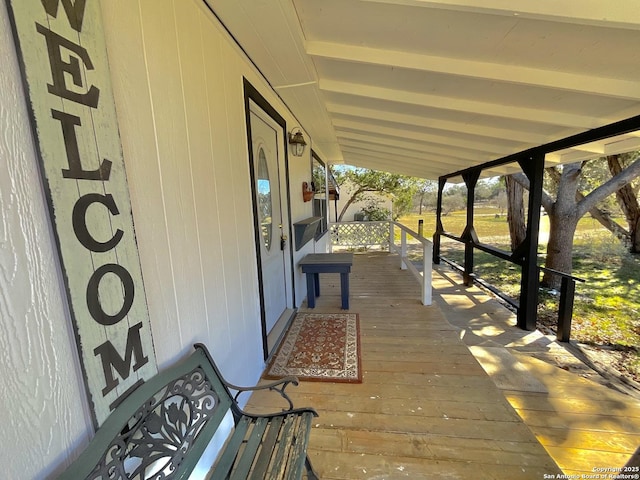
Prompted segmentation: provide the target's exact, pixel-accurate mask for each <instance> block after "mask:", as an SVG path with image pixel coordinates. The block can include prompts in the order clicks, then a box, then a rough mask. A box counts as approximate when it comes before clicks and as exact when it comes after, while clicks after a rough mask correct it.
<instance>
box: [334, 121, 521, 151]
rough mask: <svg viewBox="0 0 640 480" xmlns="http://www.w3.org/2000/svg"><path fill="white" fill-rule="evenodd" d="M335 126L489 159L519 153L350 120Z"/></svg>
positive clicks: (462, 139)
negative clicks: (465, 151) (464, 150)
mask: <svg viewBox="0 0 640 480" xmlns="http://www.w3.org/2000/svg"><path fill="white" fill-rule="evenodd" d="M333 125H334V127H335V128H337V129H345V128H346V129H350V130H355V131H361V132H365V133H379V134H381V135H387V136H390V137H397V138H400V139H402V138H406V139H409V140H417V141H419V142H432V143H436V144H440V145H447V146H455V147H462V148H468V149H471V150H479V151H481V152H484V155H486V156H487V157H489V158H498V157H501V156H503V155H507V154H510V153H513V152H514V151H518V150H517V149H514V148H511V147H508V146H504V145H497V144H494V143H489V142H479V141H475V140H466V139H464V138H460V137H456V136H455V135H454V136H447V135H434V134H430V133H422V132H416V131H412V130H404V129H402V128H390V127H383V126H380V125H374V124H370V123H365V122H354V121H350V120H342V119H339V118H336V119H334V120H333Z"/></svg>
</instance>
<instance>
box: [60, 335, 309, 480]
mask: <svg viewBox="0 0 640 480" xmlns="http://www.w3.org/2000/svg"><path fill="white" fill-rule="evenodd" d="M291 383H292V384H294V385H297V384H298V381H297V379H296V378H295V377H287V378H284V379H282V380H279V381H276V382H272V383H269V384H265V385H260V386H257V387H249V388H246V387H238V386H235V385H232V384H230V383H228V382H226V381H225V380H224V379H223V377H222V376H221V375H220V372H219V370H218V368H217V367H216V365H215V363H214V362H213V359H212V358H211V355H210V354H209V352H208V351H207V349H206V347H205V346H204V345H202V344H196V345H195V352H194V353H193V354H191V355H190V356H189V357H188V358H187V359H186V360H184V361H183V362H182V363H180V364H178V365H176V366H174V367H172V368H170V369H167V370H165V371H163V372H161V373H158V374H157V375H156V376H154V377H153V378H151V379H149V380H148V381H146V382H145V383H143V384H142V385H141V386H140V387H138V388H137V389H136V390H134V391H133V392H132V393H131V394H129V395H128V396H127V397H126V398H125V399H124V400H123V401H122V402H121V403H120V404H119V405H118V406H117V407H116V409H115V410H114V411H113V412H112V413H111V415H110V416H109V418H107V420H105V422H104V423H103V425H102V426H101V427H100V428H99V429H98V431H97V432H96V435H95V437H94V438H93V439H92V441H91V442H90V443H89V445H88V446H87V448H86V449H85V450H84V452H83V453H82V454H81V455H80V456H79V457H78V459H77V460H76V461H75V462H74V463H73V464H71V466H70V467H69V468H68V469H67V470H66V471H65V472H63V473H62V475H61V476H60V477H59V478H60V479H68V480H79V479H101V480H107V479H109V480H112V479H113V480H116V479H117V480H124V479H136V480H137V479H140V480H141V479H154V480H160V479H166V480H169V479H186V478H188V476H189V474H190V473H191V472H192V471H193V469H194V468H195V466H196V464H197V463H198V460H199V459H200V457H201V456H202V454H203V452H204V451H205V448H206V447H207V445H208V444H209V441H210V440H211V438H212V437H213V435H214V434H215V433H216V431H217V429H218V427H219V426H220V424H221V423H222V421H223V419H224V418H225V416H226V414H227V413H228V412H229V411H231V412H232V415H233V419H234V422H235V428H234V429H233V432H232V433H231V435H230V436H229V438H228V439H227V442H226V444H225V446H224V447H223V450H222V452H221V453H220V454H219V455H218V458H217V460H216V462H215V463H214V465H213V467H212V469H211V471H210V474H209V475H210V477H209V478H211V479H238V480H247V479H260V480H262V479H285V478H286V479H300V478H302V475H303V473H304V471H305V470H306V473H307V478H309V479H317V478H318V477H317V475H316V474H315V473H314V471H313V468H312V467H311V463H310V461H309V458H308V456H307V454H306V450H307V444H308V441H309V433H310V431H311V421H312V419H313V417H315V416H317V413H316V412H315V410H313V409H311V408H298V409H294V408H293V403H292V402H291V399H290V398H289V397H288V395H287V394H286V393H285V388H286V387H287V386H288V385H289V384H291ZM265 389H268V390H272V391H275V392H277V393H279V394H280V395H281V396H282V397H283V398H284V399H286V400H287V402H288V403H289V408H288V409H286V410H283V411H282V412H278V413H272V414H267V415H253V414H249V413H246V412H244V411H243V410H242V409H241V408H240V407H239V406H238V403H237V400H238V397H239V395H240V394H242V393H244V392H250V391H254V390H265ZM232 391H235V392H236V393H235V395H232Z"/></svg>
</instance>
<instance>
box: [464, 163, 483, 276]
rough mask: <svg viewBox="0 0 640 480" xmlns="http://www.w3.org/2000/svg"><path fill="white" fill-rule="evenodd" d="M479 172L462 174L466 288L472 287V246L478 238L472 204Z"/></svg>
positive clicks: (470, 171)
mask: <svg viewBox="0 0 640 480" xmlns="http://www.w3.org/2000/svg"><path fill="white" fill-rule="evenodd" d="M480 172H482V170H481V169H480V168H475V169H472V170H469V171H467V172H465V173H463V174H462V179H463V180H464V183H465V185H466V186H467V226H466V227H465V229H464V232H463V233H462V240H464V273H463V280H464V284H465V286H467V287H470V286H471V285H473V278H472V276H471V275H472V274H473V246H474V244H476V243H478V236H477V235H476V231H475V229H474V228H473V203H474V200H475V193H476V184H477V183H478V178H480Z"/></svg>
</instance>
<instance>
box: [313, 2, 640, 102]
mask: <svg viewBox="0 0 640 480" xmlns="http://www.w3.org/2000/svg"><path fill="white" fill-rule="evenodd" d="M638 10H640V6H638ZM305 48H306V51H307V53H308V54H309V55H312V56H317V57H323V58H330V59H335V60H344V61H349V62H356V63H367V64H371V65H382V66H389V67H398V68H406V69H411V70H420V71H427V72H435V73H442V74H446V75H457V76H461V77H468V78H475V79H481V80H487V81H498V82H507V83H512V84H520V85H527V86H533V87H544V88H553V89H558V90H564V91H569V92H577V93H582V94H588V95H594V94H595V95H602V96H606V97H616V98H624V99H629V100H634V101H635V100H640V83H638V81H637V80H632V81H627V80H620V79H614V78H602V77H597V76H594V75H579V74H575V73H567V72H559V71H557V70H542V69H539V68H530V67H522V66H517V65H503V64H499V63H489V62H480V61H477V60H466V59H460V58H451V57H438V56H434V55H422V54H419V53H411V52H402V51H396V50H383V49H377V48H371V47H363V46H359V45H347V44H344V43H331V42H320V41H308V42H306V44H305Z"/></svg>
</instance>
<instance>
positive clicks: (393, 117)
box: [326, 103, 550, 149]
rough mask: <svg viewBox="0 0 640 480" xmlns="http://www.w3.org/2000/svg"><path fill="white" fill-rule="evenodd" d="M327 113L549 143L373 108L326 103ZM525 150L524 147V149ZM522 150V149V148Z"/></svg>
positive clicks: (529, 136)
mask: <svg viewBox="0 0 640 480" xmlns="http://www.w3.org/2000/svg"><path fill="white" fill-rule="evenodd" d="M326 107H327V111H328V112H329V113H332V114H342V115H349V116H353V117H361V118H369V119H375V120H384V121H388V122H394V123H399V124H403V125H408V126H419V127H426V128H434V129H437V130H446V131H451V132H456V133H460V132H464V133H466V134H469V135H478V136H482V137H489V138H497V139H501V140H504V139H505V138H506V139H509V140H511V141H515V142H523V143H526V144H529V145H540V144H543V143H547V142H549V141H550V140H549V138H548V137H547V136H545V135H540V134H537V133H530V132H523V131H522V130H511V129H507V128H496V127H488V126H485V125H482V124H480V123H478V124H474V123H463V122H452V121H450V120H440V119H435V118H429V117H427V116H418V115H408V114H404V113H395V112H389V111H388V110H376V109H373V108H363V107H354V106H351V105H344V104H337V103H327V105H326ZM525 148H526V147H525ZM523 149H524V148H523Z"/></svg>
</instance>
